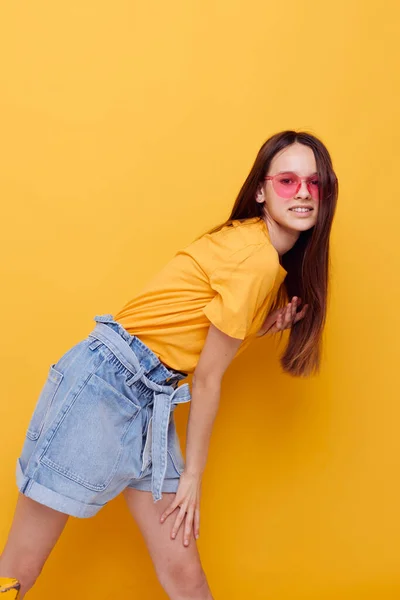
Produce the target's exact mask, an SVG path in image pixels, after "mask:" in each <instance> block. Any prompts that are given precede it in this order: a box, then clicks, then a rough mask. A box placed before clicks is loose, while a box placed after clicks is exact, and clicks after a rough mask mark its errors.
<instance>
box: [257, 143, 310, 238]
mask: <svg viewBox="0 0 400 600" xmlns="http://www.w3.org/2000/svg"><path fill="white" fill-rule="evenodd" d="M291 174H292V176H291ZM273 175H279V177H278V178H275V181H272V180H266V181H264V183H263V185H262V187H260V189H259V191H258V193H257V197H256V200H257V202H260V203H264V209H265V214H266V218H267V219H268V220H273V221H275V222H276V223H277V224H278V225H280V226H281V227H284V228H285V229H291V230H295V231H299V232H301V231H306V230H307V229H310V228H311V227H313V226H314V225H315V223H316V221H317V215H318V175H317V165H316V162H315V156H314V152H313V151H312V150H311V148H309V147H308V146H305V145H304V144H299V143H294V144H292V145H290V146H287V147H286V148H285V149H284V150H282V151H281V152H279V153H278V154H276V155H275V156H274V158H273V160H272V162H271V165H270V168H269V170H268V173H267V176H273ZM296 176H297V177H300V178H301V182H300V183H301V184H300V187H299V189H298V190H297V191H296V187H297V186H296V180H297V178H296ZM307 183H308V185H307ZM295 208H300V211H296V210H294V209H295ZM305 209H308V210H305Z"/></svg>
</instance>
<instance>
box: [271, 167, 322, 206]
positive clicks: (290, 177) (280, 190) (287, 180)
mask: <svg viewBox="0 0 400 600" xmlns="http://www.w3.org/2000/svg"><path fill="white" fill-rule="evenodd" d="M264 179H266V180H268V181H269V180H271V181H272V186H273V188H274V190H275V192H276V193H277V194H278V196H280V197H281V198H293V196H295V195H296V194H297V193H298V191H299V189H300V187H301V182H302V181H305V182H306V183H307V189H308V191H309V192H310V196H311V197H312V198H313V199H314V200H318V197H319V181H318V176H317V175H313V176H312V177H299V176H298V175H296V173H291V172H289V171H288V172H287V173H278V174H277V175H268V176H267V177H265V178H264Z"/></svg>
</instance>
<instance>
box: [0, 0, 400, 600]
mask: <svg viewBox="0 0 400 600" xmlns="http://www.w3.org/2000/svg"><path fill="white" fill-rule="evenodd" d="M399 12H400V11H399V8H398V3H397V2H396V1H395V0H391V1H390V0H389V1H387V2H386V3H384V4H382V3H375V2H371V0H356V1H353V2H348V1H346V2H345V1H344V0H337V1H336V2H334V3H327V2H320V1H317V0H304V1H303V2H301V3H300V2H298V1H297V0H287V1H286V2H266V1H265V0H246V1H244V0H215V1H211V0H201V1H200V0H170V1H169V2H167V1H161V0H156V1H155V2H144V1H142V2H139V1H138V0H131V1H129V0H114V2H112V3H110V2H105V1H104V0H96V1H94V0H69V1H68V2H66V1H62V2H60V1H58V2H53V1H45V0H36V1H34V2H24V3H22V2H9V3H2V7H1V9H0V22H1V29H0V55H1V57H2V58H1V62H2V76H1V80H0V81H1V83H0V86H1V87H0V103H1V116H0V119H1V142H0V147H1V161H0V170H1V179H0V181H1V184H0V185H1V207H2V208H1V223H2V233H1V237H0V242H1V261H0V262H1V284H2V293H1V302H2V308H1V315H2V322H1V339H2V344H1V374H0V375H1V392H2V398H1V404H0V423H1V437H0V453H1V457H2V458H1V487H0V509H1V520H0V544H2V543H3V541H4V540H5V537H6V532H7V529H8V526H9V523H10V520H11V516H12V511H13V506H14V502H15V499H16V495H17V492H16V487H15V482H14V463H15V459H16V457H17V456H18V453H19V450H20V447H21V445H22V442H23V438H24V434H25V428H26V426H27V423H28V420H29V416H30V414H31V411H32V408H33V406H34V404H35V401H36V397H37V394H38V393H39V391H40V388H41V386H42V384H43V382H44V378H45V377H46V374H47V370H48V366H49V364H51V363H52V362H54V361H55V360H56V359H58V358H59V356H60V355H61V354H62V353H63V352H65V351H66V350H67V349H68V348H69V347H70V346H71V345H72V344H74V343H76V342H77V341H79V340H80V339H82V338H83V337H84V336H86V335H87V334H88V333H89V331H90V330H91V329H92V327H93V326H94V322H93V321H92V319H93V317H94V315H95V314H101V313H105V312H111V313H115V312H116V311H117V310H119V309H120V308H121V306H122V305H123V304H124V303H125V302H126V301H127V300H128V299H129V298H130V296H131V295H132V294H134V293H135V292H136V291H137V290H139V288H140V286H141V285H142V284H143V283H144V282H145V281H146V280H147V278H148V277H149V276H150V275H151V274H152V273H154V272H155V271H156V270H157V269H158V268H159V267H161V266H162V265H163V264H164V262H165V260H166V259H167V258H169V257H171V256H172V255H173V253H174V252H175V251H176V250H177V249H178V248H179V247H181V246H182V245H184V244H187V243H189V242H190V241H191V240H192V239H193V238H194V237H195V236H197V235H199V234H200V233H201V232H202V231H204V230H205V229H207V228H209V227H211V226H212V225H214V224H216V223H217V222H219V221H220V220H222V219H223V218H225V217H226V216H227V214H228V213H229V211H230V208H231V205H232V203H233V201H234V197H235V194H236V193H237V191H238V189H239V187H240V185H241V183H242V182H243V180H244V178H245V177H246V175H247V173H248V170H249V169H250V166H251V164H252V162H253V160H254V157H255V154H256V152H257V151H258V148H259V146H260V145H261V143H262V142H263V141H264V140H265V139H266V138H267V137H268V136H269V135H271V134H272V133H275V132H277V131H279V130H282V129H286V128H297V129H299V128H304V129H307V130H309V131H311V132H313V133H315V134H316V135H318V136H320V137H321V138H322V139H323V140H324V141H325V142H326V144H327V145H328V148H329V149H330V151H331V153H332V156H333V159H334V164H335V167H336V170H337V173H338V176H339V179H340V184H341V194H340V199H339V206H338V212H337V217H336V220H335V225H334V231H333V236H332V261H333V272H332V293H331V303H330V310H329V317H328V325H327V329H326V344H325V359H324V363H323V369H322V372H321V375H320V376H319V377H318V378H313V379H308V380H304V381H303V380H296V379H292V378H290V377H289V376H287V375H283V374H281V373H280V370H279V364H278V359H277V351H276V349H275V348H274V344H273V343H272V341H271V340H259V341H258V342H257V344H256V346H255V347H253V348H252V349H250V350H249V351H248V352H247V353H245V354H244V355H243V357H240V358H239V359H238V360H237V363H236V367H235V368H232V369H231V370H230V372H229V374H228V375H227V378H226V382H225V384H224V395H223V401H222V407H221V411H220V413H219V416H218V419H217V423H216V426H215V434H214V437H213V440H212V448H211V458H210V462H209V466H208V470H207V472H206V475H205V481H204V494H203V503H202V506H203V512H202V533H201V538H200V548H201V551H202V557H203V562H204V566H205V568H206V571H207V573H208V576H209V580H210V583H211V585H212V588H213V590H214V594H215V598H216V600H223V599H229V600H236V599H237V600H239V599H243V598H251V599H252V600H265V599H270V600H333V599H334V600H337V599H339V598H340V600H358V599H359V600H371V599H374V600H375V599H377V600H378V599H379V600H389V599H394V598H399V597H400V570H399V568H400V554H399V546H398V542H399V535H400V517H399V504H400V489H399V483H398V476H399V453H400V441H399V436H398V428H399V418H400V408H399V396H400V394H399V391H398V373H399V370H398V369H399V368H398V362H399V360H398V359H399V352H398V336H399V334H400V318H399V308H398V293H399V291H400V281H399V266H398V265H399V260H400V250H399V244H398V242H396V236H397V235H398V222H399V214H400V212H399V211H400V203H399V197H400V189H399V185H398V184H399V177H398V169H399V154H400V153H399V135H400V126H399V116H398V105H399V99H400V98H399V69H398V59H399V50H398V39H399V31H396V20H397V23H398V20H399V17H400V14H399ZM186 414H187V413H186V409H182V410H181V412H180V413H178V415H179V417H178V425H179V429H180V433H181V435H182V437H183V435H184V428H185V417H186ZM115 579H120V580H122V579H124V580H125V583H124V584H123V585H122V586H121V587H123V588H125V589H126V590H127V591H128V592H131V594H129V593H128V594H127V597H132V598H141V599H142V600H146V599H149V600H150V599H151V600H156V599H158V598H160V600H161V598H165V595H164V594H163V592H162V591H160V588H159V586H158V583H157V581H156V579H155V575H154V574H153V571H152V567H151V563H150V559H149V558H148V556H147V554H146V552H145V547H144V544H143V542H142V540H141V538H140V536H139V534H138V531H137V529H136V526H135V525H134V524H133V523H132V521H131V520H130V518H129V515H128V513H127V509H126V508H125V505H124V503H123V501H122V500H121V499H117V500H116V501H115V502H113V503H112V504H111V505H109V506H107V507H106V508H105V509H104V510H103V511H102V512H101V513H100V514H99V515H98V516H97V517H96V518H95V519H92V520H85V521H83V520H71V523H70V525H69V526H68V527H67V530H66V532H65V534H64V535H63V537H62V539H61V541H60V543H59V545H58V546H57V548H56V550H55V552H54V554H53V555H52V557H51V559H50V560H49V563H48V566H47V567H46V570H45V572H44V575H43V577H42V578H41V580H40V582H39V584H38V586H37V588H36V589H35V591H34V592H32V594H31V596H30V598H32V600H35V598H36V599H39V598H40V599H41V600H50V599H53V598H57V599H58V600H64V599H67V598H68V599H70V598H76V597H77V592H76V590H77V589H79V590H80V594H79V596H80V597H82V598H83V597H85V598H87V599H88V600H90V599H95V598H96V599H98V600H102V599H104V600H105V599H106V598H115V597H116V595H115V594H112V593H111V592H110V589H109V586H110V584H111V583H112V582H113V581H114V580H115ZM60 582H63V583H62V585H61V586H60V587H58V586H59V585H60ZM55 587H57V590H56V591H55Z"/></svg>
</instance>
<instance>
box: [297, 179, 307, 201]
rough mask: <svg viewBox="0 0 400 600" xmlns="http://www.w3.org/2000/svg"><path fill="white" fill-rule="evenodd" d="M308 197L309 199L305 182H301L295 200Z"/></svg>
mask: <svg viewBox="0 0 400 600" xmlns="http://www.w3.org/2000/svg"><path fill="white" fill-rule="evenodd" d="M309 197H310V192H309V190H308V187H307V182H306V181H302V182H301V185H300V187H299V191H298V192H297V194H296V198H309Z"/></svg>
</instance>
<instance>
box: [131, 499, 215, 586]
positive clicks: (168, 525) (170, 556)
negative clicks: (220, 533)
mask: <svg viewBox="0 0 400 600" xmlns="http://www.w3.org/2000/svg"><path fill="white" fill-rule="evenodd" d="M124 496H125V499H126V502H127V504H128V507H129V510H130V512H131V514H132V516H133V518H134V519H135V521H136V523H137V524H138V526H139V529H140V531H141V533H142V535H143V537H144V540H145V542H146V545H147V548H148V550H149V553H150V556H151V558H152V560H153V563H154V566H155V569H156V571H157V574H158V576H159V578H160V580H161V582H162V583H163V580H164V581H165V579H167V578H168V577H170V575H171V573H172V574H174V573H177V572H186V573H188V572H190V573H191V574H192V575H193V577H194V578H196V577H203V570H202V567H201V561H200V556H199V552H198V549H197V544H196V540H195V539H194V537H192V538H191V539H190V542H189V546H187V547H185V546H184V545H183V526H181V527H180V529H179V532H178V535H177V536H176V538H175V539H174V540H173V539H172V538H171V529H172V526H173V524H174V521H175V518H176V515H177V513H178V512H179V510H178V509H177V510H176V511H174V513H172V514H171V515H170V516H169V517H168V519H167V520H166V521H165V522H164V523H160V517H161V515H162V513H163V512H164V511H165V509H166V508H167V506H169V504H170V502H172V500H173V498H174V496H175V494H167V493H164V494H163V497H162V499H161V500H160V501H159V502H156V503H154V501H153V498H152V495H151V493H150V492H143V491H139V490H133V489H131V488H127V489H126V490H125V492H124ZM210 598H211V596H210Z"/></svg>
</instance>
